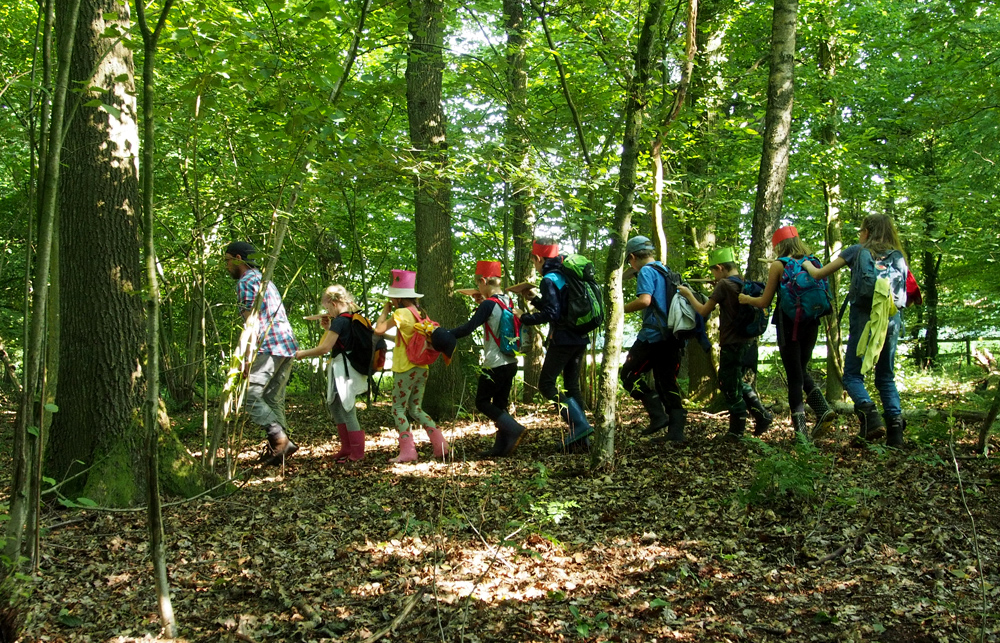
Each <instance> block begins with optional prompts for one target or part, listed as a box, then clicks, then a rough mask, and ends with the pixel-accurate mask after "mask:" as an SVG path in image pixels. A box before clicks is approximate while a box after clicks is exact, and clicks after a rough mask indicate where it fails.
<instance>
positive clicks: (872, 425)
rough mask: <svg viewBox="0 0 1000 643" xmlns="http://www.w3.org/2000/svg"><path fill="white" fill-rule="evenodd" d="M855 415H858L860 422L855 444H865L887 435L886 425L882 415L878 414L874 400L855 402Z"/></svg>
mask: <svg viewBox="0 0 1000 643" xmlns="http://www.w3.org/2000/svg"><path fill="white" fill-rule="evenodd" d="M854 415H856V416H857V417H858V424H859V428H858V437H857V439H855V440H854V445H855V446H865V445H866V444H868V443H869V442H875V441H876V440H879V439H881V438H882V436H884V435H885V425H884V424H882V416H881V415H879V414H878V409H877V408H875V403H874V402H864V403H862V404H855V405H854Z"/></svg>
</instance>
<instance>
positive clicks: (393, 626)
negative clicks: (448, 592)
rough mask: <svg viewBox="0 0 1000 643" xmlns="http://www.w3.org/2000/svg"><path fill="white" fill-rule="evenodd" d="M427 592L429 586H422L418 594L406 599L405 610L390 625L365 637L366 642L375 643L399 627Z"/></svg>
mask: <svg viewBox="0 0 1000 643" xmlns="http://www.w3.org/2000/svg"><path fill="white" fill-rule="evenodd" d="M426 592H427V588H425V587H421V588H420V590H419V591H418V592H417V593H416V594H414V595H413V596H411V597H410V598H409V600H407V601H406V605H404V606H403V611H402V612H400V613H399V615H397V616H396V618H394V619H392V623H389V626H388V627H386V628H384V629H381V630H379V631H378V632H376V633H374V634H372V635H371V636H369V637H368V638H366V639H365V641H364V643H375V641H377V640H379V639H380V638H382V637H383V636H385V635H386V634H388V633H389V632H391V631H393V630H394V629H396V628H397V627H399V624H400V623H402V622H403V621H404V620H406V617H407V616H409V615H410V612H412V611H413V608H414V607H416V606H417V603H419V602H420V599H421V598H422V597H423V595H424V594H425V593H426Z"/></svg>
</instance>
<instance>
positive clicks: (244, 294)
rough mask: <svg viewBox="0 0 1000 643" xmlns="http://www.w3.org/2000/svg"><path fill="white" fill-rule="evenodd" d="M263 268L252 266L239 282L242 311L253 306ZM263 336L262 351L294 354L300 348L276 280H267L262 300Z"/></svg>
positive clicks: (237, 296)
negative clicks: (269, 281) (268, 281)
mask: <svg viewBox="0 0 1000 643" xmlns="http://www.w3.org/2000/svg"><path fill="white" fill-rule="evenodd" d="M261 276H262V275H261V274H260V270H258V269H256V268H250V269H248V270H247V271H246V273H245V274H244V275H243V277H241V278H240V280H239V281H238V282H237V284H236V298H237V299H238V303H239V307H240V312H243V311H247V310H250V307H251V306H253V298H254V297H255V296H256V295H257V290H259V289H260V279H261ZM260 324H261V329H262V331H261V334H262V336H261V339H260V347H259V348H258V349H257V352H258V353H269V354H271V355H274V356H275V357H289V356H294V355H295V351H296V350H298V348H299V345H298V342H296V341H295V333H293V332H292V325H291V324H289V323H288V316H287V315H286V314H285V307H284V306H283V305H282V304H281V293H279V292H278V287H277V286H275V285H274V282H271V283H269V284H267V292H266V293H265V295H264V297H263V298H262V299H261V302H260Z"/></svg>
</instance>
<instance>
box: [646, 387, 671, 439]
mask: <svg viewBox="0 0 1000 643" xmlns="http://www.w3.org/2000/svg"><path fill="white" fill-rule="evenodd" d="M640 401H641V402H642V408H644V409H646V413H647V414H648V415H649V426H648V427H646V428H645V429H643V430H642V434H643V435H653V434H654V433H659V432H660V431H662V430H663V429H664V428H665V427H666V426H667V425H668V424H670V418H669V417H667V411H666V409H664V408H663V401H662V400H661V399H660V396H659V394H658V393H647V394H646V395H645V396H643V398H642V400H640Z"/></svg>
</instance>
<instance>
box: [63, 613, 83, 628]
mask: <svg viewBox="0 0 1000 643" xmlns="http://www.w3.org/2000/svg"><path fill="white" fill-rule="evenodd" d="M64 611H65V610H62V611H60V612H59V622H60V623H62V624H63V625H66V626H67V627H80V626H81V625H83V619H81V618H80V617H79V616H73V615H72V614H70V613H69V612H67V613H65V614H63V612H64Z"/></svg>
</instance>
